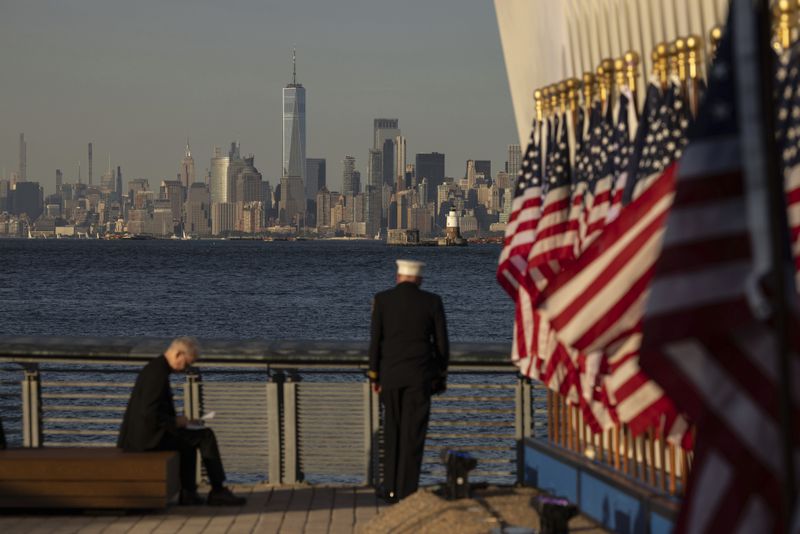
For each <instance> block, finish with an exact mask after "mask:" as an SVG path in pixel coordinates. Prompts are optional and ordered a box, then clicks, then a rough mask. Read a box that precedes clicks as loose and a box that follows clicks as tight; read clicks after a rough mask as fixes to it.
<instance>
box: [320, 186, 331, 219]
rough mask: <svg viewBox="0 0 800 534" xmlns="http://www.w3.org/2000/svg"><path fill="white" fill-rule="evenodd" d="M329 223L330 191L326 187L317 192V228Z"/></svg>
mask: <svg viewBox="0 0 800 534" xmlns="http://www.w3.org/2000/svg"><path fill="white" fill-rule="evenodd" d="M330 225H331V193H330V191H328V188H327V187H324V186H323V188H322V189H320V190H319V191H318V192H317V228H325V227H329V226H330Z"/></svg>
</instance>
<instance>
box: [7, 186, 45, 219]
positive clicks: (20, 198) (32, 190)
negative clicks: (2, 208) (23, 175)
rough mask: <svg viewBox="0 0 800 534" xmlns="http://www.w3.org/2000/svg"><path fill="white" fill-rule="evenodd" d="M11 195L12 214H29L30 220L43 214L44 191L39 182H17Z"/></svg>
mask: <svg viewBox="0 0 800 534" xmlns="http://www.w3.org/2000/svg"><path fill="white" fill-rule="evenodd" d="M10 196H11V214H12V215H18V216H19V215H27V217H28V219H29V220H30V221H35V220H36V219H38V218H39V216H40V215H41V214H42V209H43V207H44V193H43V191H42V188H41V187H39V182H17V186H16V187H15V188H14V190H13V191H11V195H10Z"/></svg>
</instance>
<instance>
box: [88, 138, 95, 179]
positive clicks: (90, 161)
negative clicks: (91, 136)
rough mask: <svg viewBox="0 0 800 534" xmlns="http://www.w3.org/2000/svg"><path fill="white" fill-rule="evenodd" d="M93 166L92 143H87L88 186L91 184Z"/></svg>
mask: <svg viewBox="0 0 800 534" xmlns="http://www.w3.org/2000/svg"><path fill="white" fill-rule="evenodd" d="M93 168H94V163H93V160H92V143H89V186H91V185H92V169H93Z"/></svg>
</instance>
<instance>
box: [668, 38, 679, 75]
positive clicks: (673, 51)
mask: <svg viewBox="0 0 800 534" xmlns="http://www.w3.org/2000/svg"><path fill="white" fill-rule="evenodd" d="M667 62H668V64H669V69H668V70H667V72H668V73H669V75H670V76H678V75H679V72H678V71H679V69H678V47H677V46H675V43H674V42H672V43H670V44H669V45H667Z"/></svg>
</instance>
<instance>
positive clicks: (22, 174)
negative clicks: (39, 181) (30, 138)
mask: <svg viewBox="0 0 800 534" xmlns="http://www.w3.org/2000/svg"><path fill="white" fill-rule="evenodd" d="M17 180H18V181H20V182H27V181H28V143H26V142H25V134H24V133H21V134H19V178H18V179H17Z"/></svg>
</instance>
